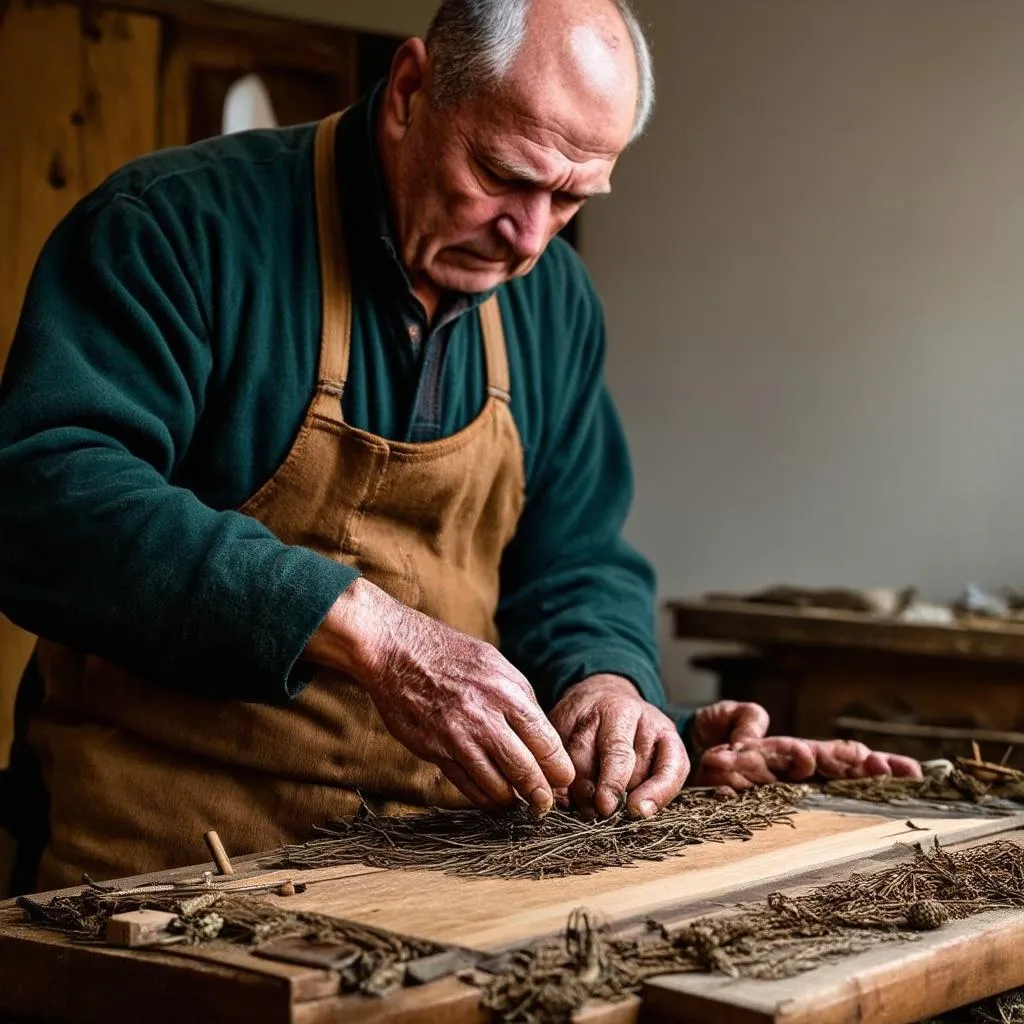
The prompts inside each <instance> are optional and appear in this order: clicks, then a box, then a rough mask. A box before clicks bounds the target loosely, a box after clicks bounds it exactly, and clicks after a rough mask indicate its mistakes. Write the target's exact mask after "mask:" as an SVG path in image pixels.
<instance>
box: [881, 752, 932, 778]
mask: <svg viewBox="0 0 1024 1024" xmlns="http://www.w3.org/2000/svg"><path fill="white" fill-rule="evenodd" d="M882 756H883V757H884V758H886V759H887V760H888V762H889V771H891V772H892V773H893V775H896V776H898V777H900V778H910V779H920V778H923V777H924V773H923V772H922V771H921V765H920V764H919V763H918V762H917V761H915V760H914V759H913V758H912V757H904V756H903V754H883V755H882Z"/></svg>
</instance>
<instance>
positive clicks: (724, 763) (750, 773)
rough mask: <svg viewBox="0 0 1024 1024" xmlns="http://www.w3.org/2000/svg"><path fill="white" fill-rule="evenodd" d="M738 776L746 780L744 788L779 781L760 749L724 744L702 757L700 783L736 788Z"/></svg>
mask: <svg viewBox="0 0 1024 1024" xmlns="http://www.w3.org/2000/svg"><path fill="white" fill-rule="evenodd" d="M737 777H738V778H742V779H743V781H744V785H743V786H741V787H740V788H742V789H746V788H747V787H748V786H749V785H752V784H761V785H766V784H768V783H771V782H778V779H777V778H776V777H775V776H774V775H773V774H772V773H771V772H770V771H769V770H768V766H767V765H766V764H765V759H764V755H763V754H762V753H761V752H760V751H759V750H734V749H731V748H730V746H729V745H724V746H721V747H716V748H714V749H713V750H709V751H707V752H706V753H705V754H704V756H703V757H702V758H701V761H700V767H699V769H698V775H697V781H698V783H699V784H700V785H702V786H732V787H733V789H735V788H736V786H735V784H734V783H735V779H736V778H737Z"/></svg>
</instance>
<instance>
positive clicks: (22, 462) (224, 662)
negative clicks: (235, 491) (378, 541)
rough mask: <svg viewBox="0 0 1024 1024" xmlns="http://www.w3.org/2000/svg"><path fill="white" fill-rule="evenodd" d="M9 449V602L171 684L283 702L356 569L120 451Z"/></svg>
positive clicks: (4, 522)
mask: <svg viewBox="0 0 1024 1024" xmlns="http://www.w3.org/2000/svg"><path fill="white" fill-rule="evenodd" d="M47 446H49V447H50V448H51V449H55V448H56V447H57V441H56V438H55V437H48V436H47V435H45V434H44V435H39V436H36V437H34V438H32V439H31V440H29V441H25V442H23V443H20V444H12V445H8V446H7V447H5V448H3V449H0V491H2V492H3V493H4V494H5V496H9V497H8V498H6V499H5V501H4V502H3V503H0V607H2V609H3V611H5V612H6V613H7V614H8V615H9V616H10V617H11V618H12V619H13V620H14V621H16V622H18V623H19V624H20V625H22V626H24V627H25V628H27V629H29V630H31V631H32V632H35V633H38V634H40V635H42V636H45V637H48V638H50V639H53V640H57V641H60V642H64V643H68V644H71V645H73V646H75V647H77V648H79V649H81V650H83V651H86V652H88V653H92V654H97V655H100V656H103V657H106V658H108V659H110V660H112V661H116V662H118V663H119V664H122V665H124V666H125V667H128V668H130V669H132V670H135V671H138V672H141V673H143V674H145V675H147V676H148V677H150V678H154V679H157V680H158V681H160V682H161V683H163V684H165V685H168V686H172V687H176V688H181V689H189V690H193V691H198V692H203V693H215V694H220V695H225V696H231V697H238V698H243V699H249V700H260V701H279V700H284V699H287V698H288V697H289V696H294V694H295V693H296V692H298V690H299V689H301V685H302V682H303V679H302V671H301V665H300V664H299V660H300V658H301V655H302V652H303V649H304V647H305V645H306V642H307V640H308V638H309V636H310V635H311V634H312V633H313V632H315V630H316V629H317V628H318V626H319V625H320V623H321V621H322V620H323V618H324V616H325V615H326V614H327V613H328V611H329V609H330V607H331V605H332V604H333V603H334V602H335V600H336V599H337V597H338V595H339V594H340V593H341V592H342V591H344V589H345V588H346V587H347V586H348V585H349V584H350V583H351V582H352V580H353V578H355V576H356V575H357V574H356V573H355V572H353V571H352V570H350V569H347V568H346V567H344V566H340V565H337V564H335V563H333V562H330V561H329V560H327V559H324V558H321V557H320V556H318V555H316V554H314V553H313V552H312V551H308V550H305V549H302V548H292V547H288V546H287V545H284V544H282V543H280V541H278V540H277V539H276V538H275V537H274V536H273V535H272V534H271V533H270V532H269V531H268V530H266V529H265V528H264V527H263V526H261V525H260V524H259V523H258V522H256V521H255V520H253V519H250V518H248V517H246V516H243V515H240V514H238V513H234V512H217V511H214V510H213V509H210V508H208V507H206V506H205V505H203V504H202V503H201V502H200V501H199V500H198V499H197V498H196V496H195V495H193V494H191V493H190V492H188V491H185V490H182V489H179V488H175V487H172V486H170V485H169V484H167V483H166V481H164V480H163V478H162V477H161V476H160V474H158V473H157V472H156V471H155V470H153V469H152V467H149V466H147V465H146V464H145V463H142V462H140V461H139V460H137V459H134V458H132V457H131V456H130V455H128V454H127V453H125V452H123V451H117V450H114V449H112V448H110V447H106V448H104V447H100V446H97V447H93V448H88V447H82V446H77V447H75V448H73V449H69V450H60V451H57V450H51V451H49V452H47V451H46V448H47Z"/></svg>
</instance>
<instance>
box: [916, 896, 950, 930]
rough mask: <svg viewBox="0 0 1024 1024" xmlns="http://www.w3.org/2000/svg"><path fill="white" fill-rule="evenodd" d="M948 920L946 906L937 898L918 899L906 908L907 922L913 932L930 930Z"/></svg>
mask: <svg viewBox="0 0 1024 1024" xmlns="http://www.w3.org/2000/svg"><path fill="white" fill-rule="evenodd" d="M948 920H949V915H948V914H947V913H946V908H945V907H944V906H943V905H942V904H941V903H939V902H938V901H937V900H920V901H919V902H917V903H911V904H910V906H909V907H908V908H907V924H908V925H910V927H911V928H913V929H914V931H915V932H931V931H934V930H935V929H936V928H941V927H942V926H943V925H944V924H945V923H946V922H947V921H948Z"/></svg>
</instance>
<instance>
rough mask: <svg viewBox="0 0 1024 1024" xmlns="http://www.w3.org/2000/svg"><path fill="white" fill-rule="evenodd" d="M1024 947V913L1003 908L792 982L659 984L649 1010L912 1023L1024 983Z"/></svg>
mask: <svg viewBox="0 0 1024 1024" xmlns="http://www.w3.org/2000/svg"><path fill="white" fill-rule="evenodd" d="M1022 942H1024V912H1019V911H996V912H994V913H990V914H982V915H979V916H977V917H973V918H969V919H968V920H966V921H956V922H953V923H951V924H948V925H946V926H945V927H943V928H942V929H940V930H939V931H937V932H932V933H928V934H927V935H926V936H924V937H923V938H922V939H921V940H920V941H918V942H913V943H909V942H908V943H900V944H899V945H898V946H896V945H880V946H878V947H877V948H876V949H874V950H872V951H871V952H869V953H863V954H861V955H859V956H855V957H848V958H847V959H844V960H842V961H840V962H839V963H835V964H831V965H829V966H827V967H822V968H819V969H818V970H816V971H813V972H810V973H809V974H804V975H800V976H798V977H796V978H790V979H787V980H785V981H773V982H764V981H731V980H730V979H727V978H718V977H704V976H696V975H670V976H667V977H664V978H655V979H653V980H652V981H651V982H650V983H649V984H648V985H647V987H646V988H645V991H644V1007H645V1014H649V1019H650V1020H656V1021H660V1020H666V1021H667V1020H672V1021H700V1022H702V1024H703V1022H707V1024H717V1022H719V1021H722V1022H725V1021H729V1022H730V1024H731V1022H732V1021H734V1020H735V1021H743V1022H746V1021H751V1022H753V1021H756V1022H758V1024H768V1022H773V1024H776V1022H777V1024H855V1022H860V1021H871V1022H872V1024H911V1022H914V1021H919V1020H921V1019H922V1018H924V1017H928V1016H930V1015H932V1014H938V1013H942V1012H945V1011H947V1010H950V1009H953V1008H954V1007H957V1006H962V1005H964V1004H965V1003H970V1002H974V1001H975V1000H978V999H984V998H986V997H987V996H991V995H995V994H997V993H999V992H1005V991H1007V990H1008V989H1012V988H1016V987H1017V986H1019V985H1021V984H1024V959H1022V958H1021V957H1020V953H1019V950H1020V948H1021V944H1022Z"/></svg>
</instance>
